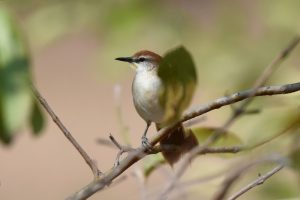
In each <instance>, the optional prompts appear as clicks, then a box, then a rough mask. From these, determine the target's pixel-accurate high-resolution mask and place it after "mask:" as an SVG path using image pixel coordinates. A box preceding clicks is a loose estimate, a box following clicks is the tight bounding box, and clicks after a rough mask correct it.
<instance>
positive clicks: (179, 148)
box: [156, 124, 198, 166]
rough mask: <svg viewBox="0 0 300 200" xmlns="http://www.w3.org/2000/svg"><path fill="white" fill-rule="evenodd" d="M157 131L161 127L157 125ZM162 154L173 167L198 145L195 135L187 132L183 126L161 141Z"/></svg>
mask: <svg viewBox="0 0 300 200" xmlns="http://www.w3.org/2000/svg"><path fill="white" fill-rule="evenodd" d="M156 128H157V130H159V129H160V128H159V125H158V124H156ZM160 145H161V147H162V154H163V156H164V158H165V159H166V161H167V162H168V163H169V164H170V165H171V166H173V164H174V163H175V162H177V161H178V160H179V159H180V157H181V156H182V155H183V154H185V153H187V152H188V151H190V150H191V149H193V148H194V147H195V146H197V145H198V142H197V139H196V137H195V136H194V134H192V133H190V132H187V131H185V129H184V127H183V126H182V124H181V125H180V126H179V127H178V128H177V129H175V130H174V131H172V132H171V133H169V135H167V136H166V137H165V138H163V139H162V140H161V141H160Z"/></svg>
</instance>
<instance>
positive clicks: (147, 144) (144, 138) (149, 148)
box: [142, 136, 153, 152]
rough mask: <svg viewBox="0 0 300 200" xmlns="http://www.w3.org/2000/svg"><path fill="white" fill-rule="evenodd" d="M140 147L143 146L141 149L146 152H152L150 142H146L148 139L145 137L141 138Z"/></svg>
mask: <svg viewBox="0 0 300 200" xmlns="http://www.w3.org/2000/svg"><path fill="white" fill-rule="evenodd" d="M142 145H143V147H145V148H146V150H147V151H148V152H152V151H153V146H152V144H150V142H149V140H148V138H147V137H146V136H143V137H142Z"/></svg>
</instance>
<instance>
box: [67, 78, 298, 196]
mask: <svg viewBox="0 0 300 200" xmlns="http://www.w3.org/2000/svg"><path fill="white" fill-rule="evenodd" d="M251 91H253V90H252V89H250V90H246V91H241V92H237V93H235V94H232V95H230V96H224V97H221V98H218V99H216V100H214V101H212V102H211V103H208V104H205V105H203V106H201V107H200V108H199V109H198V110H196V111H193V112H192V113H189V114H187V115H185V117H184V118H183V120H181V122H183V121H187V120H190V119H192V118H194V117H197V116H199V115H202V114H204V113H207V112H209V111H211V110H215V109H217V108H220V107H223V106H226V105H229V104H232V103H235V102H239V101H242V100H245V99H247V98H249V97H250V94H251ZM297 91H300V82H299V83H293V84H286V85H281V86H266V87H261V88H259V89H258V90H257V91H256V93H255V96H268V95H279V94H288V93H293V92H297ZM176 126H177V124H176V125H174V126H173V127H166V128H163V129H161V130H160V131H159V132H158V133H157V134H155V136H154V137H152V138H151V139H150V143H151V144H152V145H155V144H157V143H158V142H159V141H160V140H161V139H162V138H163V137H164V136H166V135H167V134H168V133H169V131H170V130H173V129H174V128H176ZM206 150H207V148H204V149H203V150H202V151H201V152H202V153H201V152H198V153H200V154H203V153H205V151H206ZM230 151H232V149H231V150H230ZM146 155H147V153H146V149H145V148H144V147H143V146H140V147H139V148H137V149H135V150H133V151H131V152H129V154H128V156H127V157H125V158H124V159H123V160H122V161H120V163H119V165H118V166H117V167H115V168H112V169H111V170H109V171H108V172H106V173H104V174H103V176H101V177H100V178H99V179H98V180H96V181H93V182H91V183H90V184H88V185H86V186H85V187H84V188H82V189H81V190H80V191H78V192H76V193H74V194H73V195H71V196H70V197H69V198H68V199H72V200H77V199H86V198H88V197H90V196H91V195H93V194H94V193H96V192H97V191H100V190H102V189H103V188H104V187H105V186H107V185H109V184H110V183H111V182H112V181H113V180H114V179H115V178H116V177H118V176H119V175H120V174H122V173H123V172H124V171H125V170H126V169H128V168H129V167H130V166H131V165H133V164H134V163H136V162H137V161H139V160H140V159H142V158H143V157H145V156H146Z"/></svg>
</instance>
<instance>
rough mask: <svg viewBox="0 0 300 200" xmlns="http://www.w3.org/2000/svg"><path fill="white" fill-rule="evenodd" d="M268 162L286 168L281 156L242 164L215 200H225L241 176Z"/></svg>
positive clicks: (227, 180) (218, 192) (228, 179)
mask: <svg viewBox="0 0 300 200" xmlns="http://www.w3.org/2000/svg"><path fill="white" fill-rule="evenodd" d="M267 162H275V163H278V164H279V166H281V167H284V166H285V162H284V159H283V158H282V157H281V156H279V157H278V156H270V157H266V158H263V159H259V160H255V161H252V162H250V163H247V164H242V165H241V166H239V167H238V169H236V170H234V172H232V173H230V174H229V175H228V176H227V178H226V179H225V180H224V182H223V184H222V187H221V188H220V189H219V190H218V191H217V193H216V195H215V196H214V198H213V200H223V199H224V198H225V197H226V195H227V193H228V192H229V190H230V189H231V187H232V185H233V184H234V183H235V182H236V181H237V180H238V179H239V177H240V176H242V175H243V174H244V172H246V171H247V170H248V169H250V168H252V167H254V166H257V165H259V164H263V163H267Z"/></svg>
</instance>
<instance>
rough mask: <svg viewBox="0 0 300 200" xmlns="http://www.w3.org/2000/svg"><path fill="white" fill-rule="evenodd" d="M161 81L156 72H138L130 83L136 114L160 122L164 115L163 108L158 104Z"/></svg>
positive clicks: (147, 119) (146, 119)
mask: <svg viewBox="0 0 300 200" xmlns="http://www.w3.org/2000/svg"><path fill="white" fill-rule="evenodd" d="M161 89H162V82H161V80H160V78H159V77H158V76H157V75H156V72H155V71H153V72H149V71H145V72H138V73H137V74H136V75H135V78H134V80H133V84H132V94H133V102H134V106H135V108H136V110H137V112H138V114H139V115H140V116H141V117H142V118H143V119H144V120H145V121H151V122H155V123H160V122H161V121H162V120H163V117H164V109H163V108H162V106H161V105H160V101H159V98H160V97H159V95H160V91H161Z"/></svg>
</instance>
